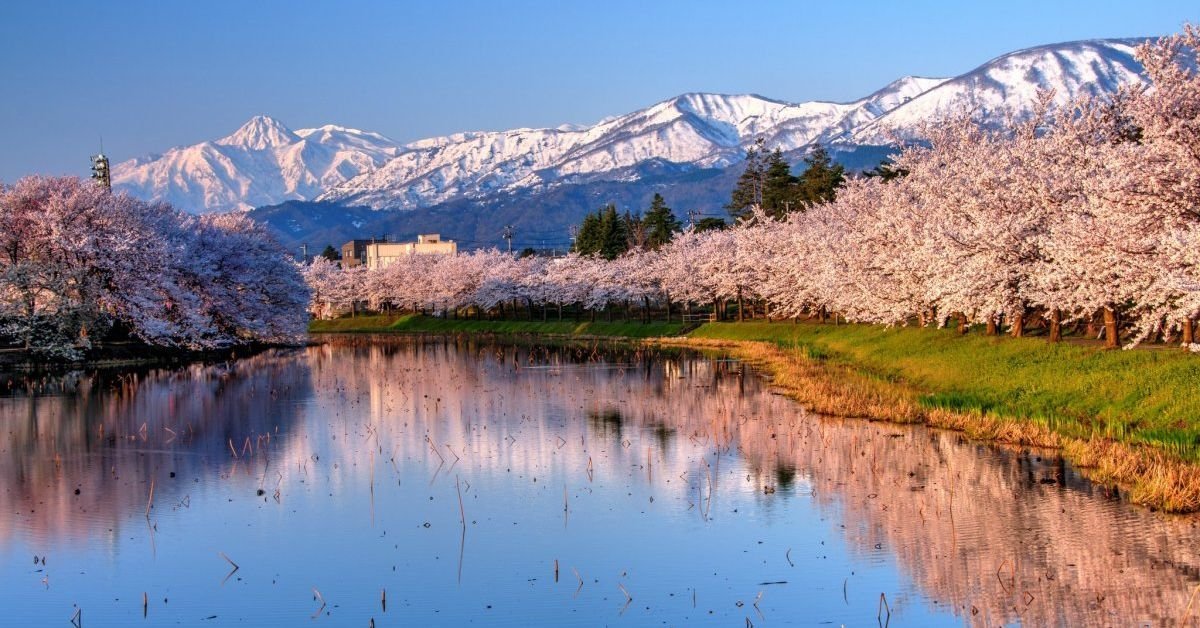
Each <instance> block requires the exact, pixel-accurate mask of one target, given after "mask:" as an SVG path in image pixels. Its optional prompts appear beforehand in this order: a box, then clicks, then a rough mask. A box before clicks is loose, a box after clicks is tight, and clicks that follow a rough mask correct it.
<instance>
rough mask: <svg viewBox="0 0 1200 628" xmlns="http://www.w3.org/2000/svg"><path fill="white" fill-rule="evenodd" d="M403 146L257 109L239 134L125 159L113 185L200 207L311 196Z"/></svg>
mask: <svg viewBox="0 0 1200 628" xmlns="http://www.w3.org/2000/svg"><path fill="white" fill-rule="evenodd" d="M399 153H400V148H399V145H398V144H397V143H396V142H393V141H392V140H390V139H388V138H386V137H384V136H382V135H379V134H378V133H370V132H366V131H359V130H358V129H348V128H344V127H340V126H334V125H326V126H323V127H319V128H315V129H300V130H298V131H292V130H291V129H289V128H287V127H286V126H284V125H283V124H282V123H280V122H279V121H277V120H274V119H272V118H269V117H267V116H255V117H254V118H251V119H250V121H249V122H246V123H245V124H244V125H242V127H241V128H239V129H238V130H237V131H234V132H233V133H232V134H231V135H228V136H226V137H223V138H221V139H219V140H216V141H212V142H203V143H200V144H196V145H194V146H186V147H180V148H173V149H171V150H169V151H167V152H166V153H163V154H162V155H154V156H151V157H146V158H142V159H134V160H130V161H126V162H122V163H119V164H117V165H116V166H114V168H113V177H112V180H113V186H114V187H116V188H117V189H121V190H127V191H129V192H130V193H131V194H133V195H135V196H139V197H142V198H147V199H154V200H163V201H168V202H170V203H172V204H173V205H175V206H176V207H180V208H183V209H186V210H188V211H193V212H205V211H228V210H248V209H253V208H254V207H258V206H261V205H269V204H274V203H279V202H282V201H284V200H289V199H311V198H314V197H315V196H317V195H318V194H320V193H321V192H324V191H325V190H328V189H330V188H332V187H334V186H337V185H338V184H340V183H344V182H346V181H348V180H349V179H351V178H353V177H355V176H357V175H360V174H362V173H364V172H367V171H370V170H373V169H375V168H377V167H379V166H381V165H383V164H384V163H386V162H387V161H388V160H389V159H391V158H393V157H395V156H396V155H398V154H399Z"/></svg>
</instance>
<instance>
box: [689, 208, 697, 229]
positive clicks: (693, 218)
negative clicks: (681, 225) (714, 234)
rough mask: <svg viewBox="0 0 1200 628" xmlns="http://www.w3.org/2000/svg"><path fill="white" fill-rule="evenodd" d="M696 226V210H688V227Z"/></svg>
mask: <svg viewBox="0 0 1200 628" xmlns="http://www.w3.org/2000/svg"><path fill="white" fill-rule="evenodd" d="M694 228H696V210H694V209H689V210H688V229H694Z"/></svg>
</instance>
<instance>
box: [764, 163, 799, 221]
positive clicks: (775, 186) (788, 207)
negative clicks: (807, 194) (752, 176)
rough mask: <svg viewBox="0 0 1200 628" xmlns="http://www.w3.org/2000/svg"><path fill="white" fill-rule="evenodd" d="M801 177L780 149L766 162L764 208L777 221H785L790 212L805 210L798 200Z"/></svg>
mask: <svg viewBox="0 0 1200 628" xmlns="http://www.w3.org/2000/svg"><path fill="white" fill-rule="evenodd" d="M799 181H800V179H799V177H796V176H795V175H793V174H792V166H791V165H790V164H788V162H787V161H786V160H785V159H784V158H783V152H781V151H780V150H779V149H778V148H776V149H775V151H774V152H772V153H771V156H770V157H768V158H767V160H766V168H765V171H764V174H763V194H762V207H763V210H764V211H766V212H767V214H768V215H770V216H771V217H772V218H774V219H775V220H783V219H784V218H785V217H786V216H787V214H788V213H789V212H794V211H799V210H801V209H803V207H801V205H800V203H799V202H798V199H797V191H798V190H797V186H798V184H799Z"/></svg>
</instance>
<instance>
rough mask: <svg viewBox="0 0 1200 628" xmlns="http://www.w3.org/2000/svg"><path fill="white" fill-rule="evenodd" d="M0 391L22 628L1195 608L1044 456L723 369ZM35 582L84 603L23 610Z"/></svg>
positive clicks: (493, 369) (447, 349)
mask: <svg viewBox="0 0 1200 628" xmlns="http://www.w3.org/2000/svg"><path fill="white" fill-rule="evenodd" d="M0 387H2V388H0V389H3V390H6V391H9V392H6V393H5V394H4V396H3V397H0V418H2V419H3V420H4V425H5V426H6V429H5V433H4V434H3V436H2V437H3V442H2V444H0V449H2V450H3V453H4V458H3V460H2V461H0V465H2V466H0V474H3V476H4V477H5V479H6V485H7V486H8V487H9V488H8V490H7V491H5V492H4V494H3V496H2V497H0V499H3V500H4V503H3V506H4V507H5V508H6V510H4V511H3V512H5V513H11V514H5V515H4V516H0V534H2V536H0V558H5V559H10V558H11V559H12V560H7V563H8V566H7V567H6V568H5V569H4V571H0V582H4V583H6V584H7V585H8V586H9V587H10V588H13V587H15V588H16V589H17V590H22V589H24V590H26V591H29V590H34V589H36V590H38V593H37V594H36V595H32V594H31V596H30V597H29V598H27V599H28V600H29V601H28V603H27V604H24V605H22V607H21V608H19V609H18V611H17V619H24V620H27V621H26V622H25V623H28V622H30V621H32V622H43V621H45V620H46V618H47V617H53V618H57V617H58V616H59V615H62V616H63V617H64V618H66V617H69V615H70V613H69V612H67V613H65V614H64V613H63V611H64V608H67V607H69V605H70V604H74V603H76V602H79V601H81V600H82V603H83V604H86V605H87V608H89V609H92V610H90V611H89V612H90V613H92V615H91V616H92V617H93V618H95V617H96V616H97V615H99V616H100V617H102V618H103V619H107V620H110V621H112V622H113V623H117V624H120V623H121V621H122V620H129V618H130V617H133V616H135V615H140V610H141V609H140V606H139V607H138V608H137V609H136V612H135V609H132V608H130V607H129V605H128V604H127V603H118V602H114V601H113V600H114V599H120V598H122V597H124V598H125V599H132V597H133V595H134V593H133V592H134V591H137V592H140V591H143V590H146V589H149V588H153V587H158V588H159V589H162V588H171V589H172V592H171V599H172V601H171V602H170V604H167V603H166V602H165V601H164V603H162V604H161V605H160V607H159V608H156V609H155V610H154V611H152V613H151V615H150V618H151V619H154V618H158V619H160V620H161V621H168V620H171V621H172V622H174V621H179V622H183V623H189V622H193V621H196V620H199V619H206V618H207V617H208V616H209V615H215V616H216V617H217V620H215V621H218V622H219V621H221V620H228V621H231V622H247V621H248V622H251V623H295V622H299V621H307V620H308V619H309V618H310V616H311V615H312V613H313V610H314V609H315V608H316V607H317V606H318V605H319V604H320V603H323V602H325V601H328V604H327V605H326V606H324V607H323V609H322V610H321V611H320V613H321V614H319V615H318V617H322V618H324V617H329V618H332V619H333V620H334V621H335V622H337V623H339V624H340V623H348V624H352V625H354V624H361V625H366V623H367V621H368V620H369V619H370V620H376V621H380V622H381V621H382V619H383V618H384V617H385V616H390V617H391V618H392V619H393V621H397V620H399V621H400V622H401V623H421V624H441V625H456V624H461V623H466V622H477V623H489V624H495V623H505V622H509V623H514V624H527V623H555V624H571V623H580V624H587V625H590V624H596V623H621V622H625V623H630V624H634V625H640V624H645V623H649V622H651V621H653V622H654V623H663V622H665V623H667V624H693V623H702V622H709V621H711V622H716V623H723V624H729V623H730V622H733V623H737V624H738V625H744V624H743V623H742V622H743V620H750V622H751V623H755V624H758V623H761V622H767V623H800V624H813V625H815V624H821V623H828V622H832V623H834V624H835V625H836V624H838V623H845V624H847V625H861V624H864V623H872V624H874V623H875V621H876V615H877V612H878V610H877V609H878V601H879V596H880V594H881V593H884V594H886V596H887V600H888V603H889V605H890V607H891V609H892V612H893V614H894V615H893V622H894V624H899V625H913V624H915V625H954V624H961V623H967V624H972V625H997V624H1014V623H1020V624H1025V625H1038V626H1040V625H1055V624H1072V625H1136V624H1149V625H1172V624H1174V623H1176V622H1177V621H1179V620H1180V618H1181V617H1184V613H1185V609H1186V608H1187V606H1188V602H1189V596H1190V595H1191V593H1192V591H1193V590H1194V589H1195V587H1196V585H1197V582H1200V573H1197V565H1200V556H1198V553H1200V532H1198V530H1197V520H1196V519H1195V518H1185V517H1169V516H1163V515H1159V514H1155V513H1151V512H1149V511H1146V510H1143V509H1138V508H1133V507H1129V506H1128V505H1126V504H1124V503H1122V502H1120V501H1119V500H1116V499H1113V498H1112V496H1109V495H1106V494H1105V493H1104V491H1103V490H1100V489H1098V488H1096V487H1093V486H1092V485H1090V484H1089V483H1087V482H1086V481H1085V480H1083V479H1082V478H1080V477H1079V476H1078V475H1077V474H1076V473H1075V472H1074V471H1073V470H1072V469H1070V468H1069V467H1067V466H1065V465H1064V464H1063V463H1062V462H1061V460H1059V459H1057V458H1054V457H1052V456H1046V455H1043V454H1042V453H1040V452H1036V451H1034V452H1031V451H1021V450H1013V449H996V448H991V447H985V446H981V445H978V444H975V443H971V442H968V441H965V440H963V439H962V438H961V437H960V436H958V435H956V434H952V433H946V432H939V431H934V430H927V429H923V428H909V427H900V426H895V425H890V424H882V423H871V422H866V421H858V420H834V419H826V418H821V417H815V416H812V415H809V414H807V413H806V412H804V411H803V410H802V409H799V408H798V407H796V406H795V405H794V404H793V403H792V402H790V401H789V400H788V399H786V398H784V397H781V396H779V395H777V394H773V393H772V392H771V391H769V390H768V389H767V387H766V386H765V385H764V384H763V382H762V381H761V380H759V379H758V378H757V377H756V376H754V375H753V374H752V373H751V372H749V371H748V370H747V369H746V368H745V366H744V365H742V364H740V363H737V362H732V361H728V360H719V359H713V358H708V357H700V356H695V355H691V354H681V353H673V352H667V353H664V352H662V351H659V350H654V349H646V348H638V347H629V346H611V347H609V346H600V345H588V346H566V347H546V346H512V345H509V346H500V345H494V344H488V343H478V342H472V341H468V340H463V339H424V340H412V339H397V338H372V337H351V338H333V339H330V340H329V342H327V343H326V344H322V345H320V346H316V347H312V348H309V349H308V350H307V351H304V352H291V353H288V352H283V353H280V352H275V353H267V354H262V355H259V356H256V357H253V358H250V359H246V360H242V361H239V362H235V363H230V364H219V365H206V366H205V365H198V366H193V367H189V368H187V369H182V370H177V371H162V370H143V371H121V372H115V371H106V372H99V373H88V374H73V375H70V376H67V377H62V378H45V379H38V380H32V381H31V380H12V381H11V382H5V381H3V380H0ZM172 473H174V474H175V476H174V477H173V476H172V475H171V474H172ZM152 483H153V484H155V486H156V487H157V488H156V493H155V497H154V508H153V509H151V510H150V511H149V513H147V502H148V498H149V492H150V486H151V484H152ZM76 488H78V489H79V494H78V495H76V494H75V493H74V490H75V489H76ZM218 550H219V551H221V552H222V553H225V552H228V554H229V555H230V556H234V557H235V558H236V560H238V562H239V563H240V564H241V565H243V566H246V567H244V568H243V570H240V571H239V572H238V574H237V575H236V576H235V577H234V578H232V579H230V580H229V581H228V582H224V581H221V577H222V576H224V574H225V572H226V571H228V565H227V564H224V563H223V562H222V561H220V559H219V558H216V553H217V551H218ZM47 552H49V553H51V554H52V555H53V556H52V558H53V559H54V560H55V561H57V562H52V563H50V565H56V564H58V563H63V564H65V565H66V566H68V567H69V568H70V569H72V570H75V571H80V572H86V573H89V574H104V575H102V576H101V581H100V582H99V583H97V582H96V581H95V580H92V579H89V578H90V577H91V576H76V575H70V576H69V578H68V576H67V575H62V576H60V575H58V572H56V573H55V575H54V576H53V577H54V578H56V579H55V580H54V582H56V583H59V582H62V584H56V586H54V587H50V586H46V587H45V590H44V591H43V590H41V589H39V588H38V586H33V587H32V589H31V585H32V583H33V582H35V581H36V580H37V579H40V578H41V577H43V571H45V572H49V571H53V567H45V568H43V567H41V566H35V567H33V568H32V569H31V568H30V567H29V566H28V565H24V566H17V562H21V563H27V562H28V561H27V560H26V559H24V558H22V556H28V555H29V554H38V555H44V554H45V553H47ZM179 561H184V563H183V564H192V563H193V562H195V563H196V564H198V565H202V566H203V567H202V568H199V569H197V570H196V573H190V572H188V573H182V572H181V570H180V568H179V565H180V562H179ZM551 565H553V568H552V567H551ZM552 569H553V571H552ZM64 571H67V569H66V568H64ZM182 571H187V570H182ZM208 572H212V573H211V574H209V573H208ZM131 573H132V574H134V575H130V574H131ZM117 574H122V575H117ZM552 574H553V575H552ZM64 581H65V582H64ZM314 586H316V587H319V591H320V592H321V602H315V601H314V600H313V597H314V596H313V594H312V593H311V591H310V589H312V588H313V587H314ZM381 590H382V591H385V592H386V593H385V595H386V596H387V599H388V606H387V608H386V610H385V609H384V608H383V605H382V604H381V597H382V596H381V593H380V592H381ZM152 595H154V594H153V593H152ZM627 596H628V597H627ZM162 597H166V595H165V594H163V595H162ZM310 602H312V603H311V604H310ZM1190 612H1191V613H1192V616H1193V617H1196V616H1198V615H1200V613H1198V612H1197V609H1195V608H1193V609H1192V610H1191V611H1190ZM1191 621H1194V619H1193V620H1191ZM380 625H382V623H380Z"/></svg>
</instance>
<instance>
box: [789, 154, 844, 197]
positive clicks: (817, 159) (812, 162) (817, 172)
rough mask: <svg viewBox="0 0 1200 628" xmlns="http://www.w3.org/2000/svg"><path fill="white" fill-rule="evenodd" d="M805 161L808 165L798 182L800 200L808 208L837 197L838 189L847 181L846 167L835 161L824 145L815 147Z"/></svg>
mask: <svg viewBox="0 0 1200 628" xmlns="http://www.w3.org/2000/svg"><path fill="white" fill-rule="evenodd" d="M804 163H805V165H806V166H807V167H806V168H805V170H804V173H803V174H801V175H800V178H799V181H798V183H797V192H798V199H799V201H800V202H801V203H803V204H804V206H805V207H806V208H807V207H812V206H813V205H817V204H820V203H828V202H829V201H832V200H833V199H834V198H836V197H837V189H838V188H840V187H842V183H844V182H845V181H846V169H845V168H843V167H842V165H841V164H836V163H833V160H832V159H830V157H829V152H828V151H826V150H825V148H824V147H823V146H817V147H816V148H814V149H813V150H812V152H810V153H809V154H808V156H807V157H805V158H804Z"/></svg>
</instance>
